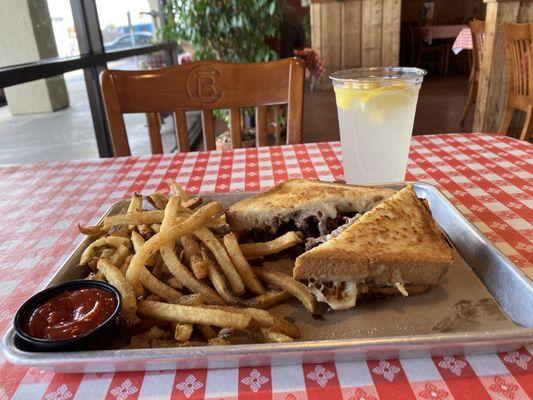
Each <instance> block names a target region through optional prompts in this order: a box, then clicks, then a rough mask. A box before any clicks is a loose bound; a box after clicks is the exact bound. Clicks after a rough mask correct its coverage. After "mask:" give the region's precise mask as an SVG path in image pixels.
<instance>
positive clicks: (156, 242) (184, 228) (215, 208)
mask: <svg viewBox="0 0 533 400" xmlns="http://www.w3.org/2000/svg"><path fill="white" fill-rule="evenodd" d="M220 211H222V207H221V205H220V203H216V202H213V203H209V204H206V205H205V206H203V207H201V208H199V209H198V210H197V211H195V212H194V214H192V215H191V216H190V217H188V218H187V219H186V220H184V221H182V222H180V223H177V224H176V225H174V226H172V227H171V228H169V229H167V230H162V231H161V232H159V233H157V234H155V235H154V236H152V237H151V238H150V239H149V240H147V241H146V242H145V243H144V245H143V246H142V247H141V248H140V249H139V250H138V251H137V252H136V253H135V256H134V257H133V259H132V260H131V263H130V267H129V268H128V273H127V274H126V279H128V282H130V283H131V284H132V286H133V287H134V288H135V289H136V290H139V289H140V288H139V287H138V285H139V283H140V282H139V278H140V276H141V273H142V271H143V269H146V267H145V263H146V261H147V260H148V259H149V258H150V257H151V255H152V254H154V253H155V252H156V251H157V250H159V248H160V247H161V246H162V245H164V244H165V243H167V242H172V241H173V240H176V239H178V238H179V237H181V236H183V235H188V234H191V233H192V232H194V231H196V230H197V229H198V228H200V227H201V226H202V225H203V224H204V223H205V221H207V220H209V219H210V218H212V217H213V215H215V214H216V213H217V212H220Z"/></svg>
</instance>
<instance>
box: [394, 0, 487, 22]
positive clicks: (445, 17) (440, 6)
mask: <svg viewBox="0 0 533 400" xmlns="http://www.w3.org/2000/svg"><path fill="white" fill-rule="evenodd" d="M425 1H427V0H403V1H402V21H419V22H420V23H423V21H421V19H420V11H421V10H422V5H423V4H424V2H425ZM434 3H435V11H434V16H433V24H434V25H446V24H459V23H465V22H468V21H470V20H472V19H473V18H477V19H484V17H485V4H484V3H483V0H435V1H434Z"/></svg>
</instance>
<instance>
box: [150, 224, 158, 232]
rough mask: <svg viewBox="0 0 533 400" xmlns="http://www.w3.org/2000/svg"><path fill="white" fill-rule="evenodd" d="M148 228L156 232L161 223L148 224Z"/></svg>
mask: <svg viewBox="0 0 533 400" xmlns="http://www.w3.org/2000/svg"><path fill="white" fill-rule="evenodd" d="M150 228H151V229H152V231H154V232H155V233H158V232H159V231H160V230H161V224H152V225H150Z"/></svg>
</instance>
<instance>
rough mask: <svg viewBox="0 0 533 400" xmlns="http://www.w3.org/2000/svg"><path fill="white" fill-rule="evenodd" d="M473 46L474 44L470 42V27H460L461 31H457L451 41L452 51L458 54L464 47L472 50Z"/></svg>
mask: <svg viewBox="0 0 533 400" xmlns="http://www.w3.org/2000/svg"><path fill="white" fill-rule="evenodd" d="M473 48H474V45H473V43H472V31H471V30H470V27H466V28H463V29H461V32H459V35H457V37H456V38H455V41H454V42H453V45H452V51H453V52H454V54H459V53H460V52H461V51H463V50H464V49H466V50H472V49H473Z"/></svg>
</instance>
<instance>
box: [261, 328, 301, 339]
mask: <svg viewBox="0 0 533 400" xmlns="http://www.w3.org/2000/svg"><path fill="white" fill-rule="evenodd" d="M253 336H254V337H255V338H257V339H259V340H261V341H263V342H267V343H288V342H294V339H293V338H291V337H290V336H288V335H285V334H283V333H281V332H276V331H274V330H272V329H269V328H260V329H259V331H254V335H253Z"/></svg>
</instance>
